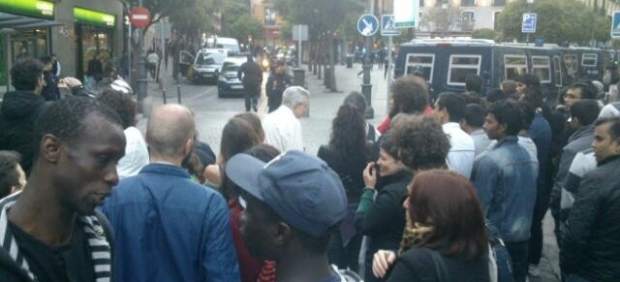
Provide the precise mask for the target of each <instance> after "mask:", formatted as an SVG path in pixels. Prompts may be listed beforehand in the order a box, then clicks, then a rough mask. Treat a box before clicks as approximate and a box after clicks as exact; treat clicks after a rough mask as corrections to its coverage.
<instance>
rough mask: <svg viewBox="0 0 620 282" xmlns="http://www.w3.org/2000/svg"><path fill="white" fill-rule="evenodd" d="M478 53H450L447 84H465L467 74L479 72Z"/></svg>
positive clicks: (479, 58) (477, 73) (479, 61)
mask: <svg viewBox="0 0 620 282" xmlns="http://www.w3.org/2000/svg"><path fill="white" fill-rule="evenodd" d="M481 61H482V59H481V56H480V55H452V56H450V66H449V67H448V85H456V86H465V79H466V78H467V76H468V75H471V74H475V75H479V74H480V63H481Z"/></svg>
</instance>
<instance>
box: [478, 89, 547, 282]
mask: <svg viewBox="0 0 620 282" xmlns="http://www.w3.org/2000/svg"><path fill="white" fill-rule="evenodd" d="M522 117H523V113H522V112H521V109H520V107H519V104H517V102H515V101H510V100H506V101H500V102H497V103H496V104H494V105H493V106H492V107H491V109H490V110H489V113H488V114H487V117H486V120H485V123H484V129H485V131H486V132H487V135H488V136H489V139H492V140H497V145H495V146H494V147H493V148H491V149H490V150H489V151H487V152H485V153H483V154H482V155H481V156H480V157H478V159H476V161H475V163H474V168H473V172H472V182H473V183H474V185H475V186H476V189H477V190H478V196H479V197H480V202H481V204H482V208H483V209H484V212H485V216H486V219H487V222H488V223H489V224H490V225H491V227H492V229H494V230H497V231H498V232H499V235H500V236H501V238H502V239H503V240H504V242H505V243H506V248H507V249H508V252H509V253H510V257H511V258H512V266H513V276H514V278H515V281H517V282H524V281H525V278H526V276H527V270H528V241H529V239H530V228H531V224H532V216H533V214H534V204H535V203H536V179H537V176H538V166H537V162H536V160H533V159H532V157H530V154H529V153H528V152H527V150H526V149H525V148H524V147H522V146H521V145H519V143H518V138H517V134H518V133H519V131H520V129H521V128H522V127H523V126H522V122H523V118H522Z"/></svg>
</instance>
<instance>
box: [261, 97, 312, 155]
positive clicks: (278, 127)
mask: <svg viewBox="0 0 620 282" xmlns="http://www.w3.org/2000/svg"><path fill="white" fill-rule="evenodd" d="M263 129H264V130H265V143H267V144H269V145H272V146H274V147H275V148H276V149H278V150H280V152H282V153H284V152H286V151H289V150H300V151H303V150H304V144H303V139H302V135H301V134H302V133H301V123H300V122H299V120H298V119H297V117H295V114H293V111H292V110H291V109H290V108H289V107H287V106H285V105H282V106H280V107H279V108H278V109H277V110H275V111H273V112H271V113H270V114H268V115H267V116H265V118H263Z"/></svg>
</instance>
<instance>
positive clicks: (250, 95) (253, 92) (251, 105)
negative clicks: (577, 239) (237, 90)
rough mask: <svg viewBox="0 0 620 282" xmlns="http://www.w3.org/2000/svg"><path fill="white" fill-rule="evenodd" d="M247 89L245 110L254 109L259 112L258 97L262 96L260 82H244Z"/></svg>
mask: <svg viewBox="0 0 620 282" xmlns="http://www.w3.org/2000/svg"><path fill="white" fill-rule="evenodd" d="M243 88H244V89H245V111H246V112H249V111H250V110H254V111H255V112H258V97H260V84H259V85H252V84H244V85H243Z"/></svg>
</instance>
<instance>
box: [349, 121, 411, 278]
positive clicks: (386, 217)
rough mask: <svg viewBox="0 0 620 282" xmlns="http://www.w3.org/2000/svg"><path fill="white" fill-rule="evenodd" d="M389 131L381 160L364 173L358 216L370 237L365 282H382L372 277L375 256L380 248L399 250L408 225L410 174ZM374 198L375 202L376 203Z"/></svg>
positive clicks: (381, 146) (369, 166) (385, 138)
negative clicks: (406, 219)
mask: <svg viewBox="0 0 620 282" xmlns="http://www.w3.org/2000/svg"><path fill="white" fill-rule="evenodd" d="M392 139H393V138H392V134H390V133H389V132H388V133H386V134H385V135H383V136H382V137H381V140H380V142H379V148H380V150H379V158H378V159H377V161H376V162H370V163H368V165H367V166H366V169H365V170H364V172H363V176H364V184H365V186H366V187H365V188H364V192H363V194H362V197H361V199H360V204H359V206H358V209H357V213H356V219H357V220H356V222H357V225H358V228H359V229H360V230H361V231H362V233H363V234H364V235H366V236H369V237H370V243H369V246H368V251H367V252H366V262H365V263H366V267H365V269H366V280H365V281H379V280H376V278H375V277H374V276H373V275H372V271H371V263H372V255H373V254H374V253H375V252H376V251H377V250H380V249H388V250H396V249H398V246H399V243H400V240H401V237H402V234H403V228H404V226H405V210H404V209H403V207H402V203H403V201H404V200H405V198H406V197H407V184H408V183H409V181H411V177H412V175H411V171H410V170H409V169H407V168H406V167H405V166H404V165H403V164H402V162H400V161H399V160H398V158H397V156H398V148H397V147H396V145H395V144H394V142H393V140H392ZM373 199H374V201H373Z"/></svg>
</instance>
